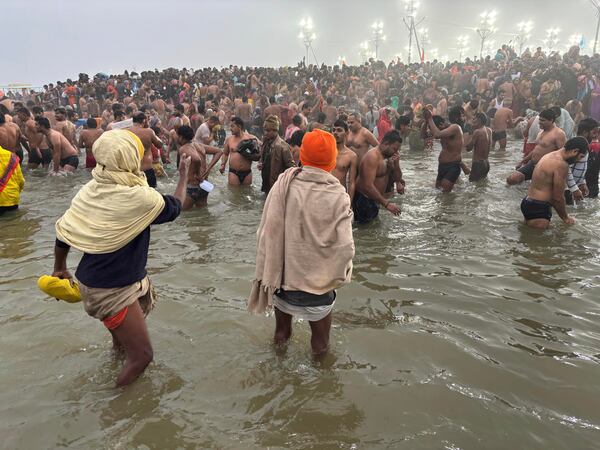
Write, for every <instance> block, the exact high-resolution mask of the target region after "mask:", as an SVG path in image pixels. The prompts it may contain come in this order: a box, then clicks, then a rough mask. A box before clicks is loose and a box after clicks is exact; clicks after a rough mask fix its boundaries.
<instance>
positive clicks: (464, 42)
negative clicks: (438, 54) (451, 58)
mask: <svg viewBox="0 0 600 450" xmlns="http://www.w3.org/2000/svg"><path fill="white" fill-rule="evenodd" d="M456 43H457V44H458V62H462V60H463V55H465V54H466V53H467V52H468V51H469V36H467V35H465V34H463V35H462V36H459V37H458V38H456Z"/></svg>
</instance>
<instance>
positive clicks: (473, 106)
mask: <svg viewBox="0 0 600 450" xmlns="http://www.w3.org/2000/svg"><path fill="white" fill-rule="evenodd" d="M469 106H470V107H471V109H477V108H479V100H471V101H470V102H469Z"/></svg>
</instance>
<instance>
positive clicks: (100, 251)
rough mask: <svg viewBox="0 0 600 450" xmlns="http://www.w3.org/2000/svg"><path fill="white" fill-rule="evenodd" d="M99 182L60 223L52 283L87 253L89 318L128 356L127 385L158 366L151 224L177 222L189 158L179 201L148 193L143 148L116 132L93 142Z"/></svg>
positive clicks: (84, 293)
mask: <svg viewBox="0 0 600 450" xmlns="http://www.w3.org/2000/svg"><path fill="white" fill-rule="evenodd" d="M92 153H93V155H94V158H95V159H96V167H95V168H94V169H93V170H92V180H91V181H90V182H88V183H87V184H86V185H85V186H83V187H82V188H81V189H80V190H79V192H78V193H77V194H76V195H75V197H74V198H73V200H72V201H71V206H70V208H69V209H68V210H67V211H66V212H65V214H64V215H63V216H62V217H61V218H60V219H58V221H57V222H56V244H55V248H54V272H53V274H52V276H53V277H58V278H62V279H71V278H72V276H71V274H70V273H69V271H68V269H67V255H68V253H69V249H70V248H71V247H74V248H76V249H77V250H79V251H81V252H83V257H82V258H81V261H80V262H79V265H78V267H77V271H76V272H75V277H76V278H77V280H78V282H79V289H80V292H81V299H82V300H83V304H84V307H85V310H86V312H87V313H88V314H89V315H90V316H92V317H95V318H96V319H99V320H101V321H102V322H103V323H104V325H105V326H106V328H108V330H109V331H110V333H111V334H112V337H113V343H114V345H115V348H116V349H122V350H124V352H125V363H124V365H123V368H122V370H121V373H120V374H119V376H118V377H117V386H124V385H127V384H129V383H131V382H133V381H134V380H135V379H136V378H137V377H138V376H140V375H141V374H142V373H143V372H144V370H145V369H146V367H147V366H148V364H150V362H151V361H152V359H153V351H152V346H151V345H150V338H149V337H148V330H147V328H146V320H145V316H146V315H148V313H149V312H150V311H151V310H152V308H153V307H154V303H155V301H156V294H155V292H154V289H153V287H152V284H151V282H150V280H149V278H148V276H147V273H146V261H147V259H148V246H149V244H150V225H157V224H160V223H165V222H171V221H173V220H175V218H177V216H179V214H180V212H181V205H182V203H183V201H184V200H185V188H186V184H187V174H188V168H189V166H190V158H189V157H185V158H184V159H182V161H181V164H180V166H179V182H178V184H177V187H176V189H175V194H174V196H171V195H161V194H160V193H159V192H158V191H156V190H155V189H153V188H151V187H150V186H148V182H147V180H146V176H145V174H144V172H143V171H142V169H141V163H142V158H143V156H144V146H143V144H142V142H141V141H140V139H139V138H138V137H137V136H136V135H135V134H133V133H132V132H130V131H128V130H112V131H107V132H105V133H104V134H102V135H101V136H100V137H99V138H98V139H97V140H96V142H95V143H94V145H93V147H92Z"/></svg>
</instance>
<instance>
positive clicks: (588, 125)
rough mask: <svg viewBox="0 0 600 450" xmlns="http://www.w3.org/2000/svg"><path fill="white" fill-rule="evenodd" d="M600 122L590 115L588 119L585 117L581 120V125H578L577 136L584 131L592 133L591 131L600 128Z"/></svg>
mask: <svg viewBox="0 0 600 450" xmlns="http://www.w3.org/2000/svg"><path fill="white" fill-rule="evenodd" d="M599 125H600V124H598V121H597V120H595V119H592V118H591V117H588V118H587V119H583V120H582V121H581V122H579V126H578V127H577V136H581V135H582V134H583V133H590V132H591V131H593V130H595V129H596V128H598V126H599Z"/></svg>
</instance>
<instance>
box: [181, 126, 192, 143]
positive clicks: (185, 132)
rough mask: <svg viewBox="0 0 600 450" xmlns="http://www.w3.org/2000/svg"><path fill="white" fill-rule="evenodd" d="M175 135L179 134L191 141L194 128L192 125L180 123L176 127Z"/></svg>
mask: <svg viewBox="0 0 600 450" xmlns="http://www.w3.org/2000/svg"><path fill="white" fill-rule="evenodd" d="M177 135H178V136H181V137H182V138H183V139H185V140H186V141H191V140H192V139H194V130H193V129H192V127H189V126H187V125H181V126H180V127H179V128H177Z"/></svg>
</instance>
